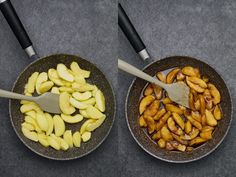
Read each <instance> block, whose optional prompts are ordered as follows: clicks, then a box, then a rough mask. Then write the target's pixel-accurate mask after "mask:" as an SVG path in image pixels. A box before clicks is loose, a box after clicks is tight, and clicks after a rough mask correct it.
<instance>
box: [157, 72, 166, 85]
mask: <svg viewBox="0 0 236 177" xmlns="http://www.w3.org/2000/svg"><path fill="white" fill-rule="evenodd" d="M156 76H157V78H158V79H159V80H160V81H161V82H164V83H166V75H165V74H164V73H163V72H158V73H157V74H156Z"/></svg>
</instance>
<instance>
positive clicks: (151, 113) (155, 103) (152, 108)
mask: <svg viewBox="0 0 236 177" xmlns="http://www.w3.org/2000/svg"><path fill="white" fill-rule="evenodd" d="M159 107H160V101H158V100H155V101H153V102H152V103H151V105H150V106H148V107H147V109H146V110H145V111H144V113H143V115H144V117H147V116H151V117H153V116H154V115H155V114H156V113H157V111H158V109H159Z"/></svg>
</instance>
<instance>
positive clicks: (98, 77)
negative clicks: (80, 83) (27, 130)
mask: <svg viewBox="0 0 236 177" xmlns="http://www.w3.org/2000/svg"><path fill="white" fill-rule="evenodd" d="M0 10H1V11H2V13H3V15H4V16H5V18H6V20H7V21H8V23H9V25H10V27H11V28H12V30H13V32H14V34H15V35H16V37H17V39H18V41H19V42H20V44H21V46H22V48H23V49H24V50H25V51H26V53H27V54H28V55H29V57H30V58H33V59H34V58H37V60H36V61H34V62H33V63H31V64H30V65H29V66H28V67H26V68H25V70H24V71H23V72H22V73H21V74H20V75H19V77H18V78H17V80H16V82H15V84H14V86H13V89H12V91H13V92H16V93H23V90H24V85H25V84H26V83H27V80H28V78H29V77H30V75H31V74H32V73H33V72H35V71H38V72H43V71H46V72H47V71H48V69H50V68H56V66H57V64H58V63H64V64H65V65H66V66H67V67H69V66H70V63H71V62H72V61H76V62H78V64H79V65H80V66H81V68H84V69H86V70H90V71H91V76H90V78H89V79H88V82H89V83H92V84H95V85H97V86H98V88H99V89H101V91H102V92H103V93H104V96H105V99H106V112H105V114H106V116H107V118H106V120H105V122H104V123H103V124H102V126H101V127H99V128H98V129H97V130H95V131H94V133H93V134H92V138H91V140H90V141H88V142H86V143H82V144H81V147H80V148H70V149H68V150H67V151H56V150H54V149H52V148H45V147H43V146H42V145H40V144H39V143H35V142H32V141H31V140H29V139H27V138H25V137H24V135H23V134H22V132H21V123H22V122H23V120H24V117H23V115H22V113H21V112H20V102H19V101H18V100H10V103H9V112H10V117H11V123H12V126H13V128H14V130H15V132H16V134H17V135H18V137H19V138H20V140H21V141H22V142H23V143H24V144H25V145H26V146H27V147H28V148H29V149H31V150H32V151H34V152H35V153H37V154H39V155H41V156H43V157H46V158H50V159H55V160H70V159H75V158H79V157H82V156H84V155H86V154H88V153H90V152H92V151H93V150H95V149H96V148H97V147H98V146H99V145H100V144H101V143H102V142H103V141H104V140H105V139H106V137H107V136H108V134H109V132H110V130H111V127H112V125H113V122H114V119H115V111H116V109H115V97H114V92H113V90H112V87H111V85H110V84H109V82H108V80H107V79H106V77H105V75H104V74H103V73H102V72H101V71H100V70H99V69H98V68H97V67H96V66H95V65H94V64H92V63H90V62H89V61H87V60H85V59H82V58H81V57H79V56H74V55H68V54H56V55H51V56H47V57H44V58H40V59H39V58H38V57H37V55H36V53H35V52H34V49H33V47H32V42H31V41H30V39H29V37H28V35H27V33H26V31H25V29H24V27H23V25H22V24H21V22H20V20H19V18H18V16H17V14H16V12H15V10H14V8H13V6H12V4H11V2H10V1H9V0H5V1H1V0H0ZM108 105H109V106H108ZM81 125H82V123H79V124H76V125H69V124H66V128H67V129H70V130H72V131H73V132H74V131H76V130H79V128H80V127H81Z"/></svg>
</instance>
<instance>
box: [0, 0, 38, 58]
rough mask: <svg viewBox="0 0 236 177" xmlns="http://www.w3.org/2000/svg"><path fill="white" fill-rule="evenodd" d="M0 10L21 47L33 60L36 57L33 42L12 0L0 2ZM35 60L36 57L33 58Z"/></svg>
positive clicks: (1, 0)
mask: <svg viewBox="0 0 236 177" xmlns="http://www.w3.org/2000/svg"><path fill="white" fill-rule="evenodd" d="M0 10H1V12H2V14H3V16H4V17H5V19H6V20H7V22H8V24H9V26H10V27H11V29H12V31H13V33H14V34H15V36H16V38H17V40H18V41H19V43H20V45H21V47H22V48H23V49H24V50H25V52H26V53H27V54H28V56H29V57H30V58H31V57H33V56H34V55H36V53H35V50H34V48H33V45H32V42H31V40H30V38H29V36H28V34H27V33H26V31H25V28H24V26H23V25H22V23H21V21H20V19H19V17H18V15H17V13H16V11H15V9H14V7H13V6H12V4H11V1H10V0H0ZM33 58H34V57H33Z"/></svg>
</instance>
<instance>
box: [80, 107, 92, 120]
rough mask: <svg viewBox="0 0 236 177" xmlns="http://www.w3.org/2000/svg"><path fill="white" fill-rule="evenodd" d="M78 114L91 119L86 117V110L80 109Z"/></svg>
mask: <svg viewBox="0 0 236 177" xmlns="http://www.w3.org/2000/svg"><path fill="white" fill-rule="evenodd" d="M79 113H80V114H81V115H82V116H83V117H85V118H91V117H89V116H88V114H87V112H86V110H83V109H81V110H79Z"/></svg>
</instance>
